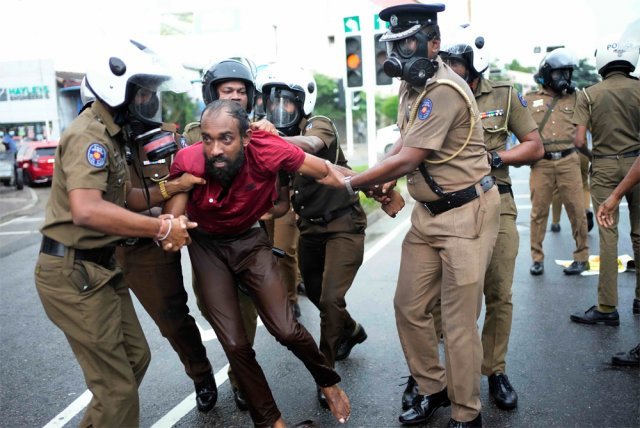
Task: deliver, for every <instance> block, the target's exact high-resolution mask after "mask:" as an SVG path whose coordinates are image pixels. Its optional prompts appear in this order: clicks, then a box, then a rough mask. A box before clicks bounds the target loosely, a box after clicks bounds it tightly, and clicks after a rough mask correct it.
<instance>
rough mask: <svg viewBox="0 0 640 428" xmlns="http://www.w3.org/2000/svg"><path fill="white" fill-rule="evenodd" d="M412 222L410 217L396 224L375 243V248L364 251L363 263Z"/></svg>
mask: <svg viewBox="0 0 640 428" xmlns="http://www.w3.org/2000/svg"><path fill="white" fill-rule="evenodd" d="M410 224H411V218H408V219H406V220H405V221H403V222H402V223H400V224H399V225H398V226H396V227H395V228H394V229H392V230H391V232H389V233H387V234H386V235H384V236H383V237H382V238H381V239H380V240H379V241H378V242H376V243H375V245H374V246H373V248H371V249H370V250H369V251H367V252H365V253H364V256H363V257H362V264H365V263H366V262H367V261H368V260H369V259H370V258H371V257H373V256H375V255H376V254H377V253H378V251H380V250H382V249H383V248H384V247H385V246H386V245H387V244H388V243H389V242H391V241H392V240H393V239H394V238H395V237H396V236H398V235H399V234H400V233H402V232H403V231H404V230H405V229H407V228H408V227H409V225H410Z"/></svg>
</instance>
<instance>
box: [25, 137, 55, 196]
mask: <svg viewBox="0 0 640 428" xmlns="http://www.w3.org/2000/svg"><path fill="white" fill-rule="evenodd" d="M57 147H58V142H57V141H28V142H25V143H22V144H21V145H20V147H19V148H18V155H17V157H16V166H17V169H18V170H22V171H23V175H24V182H25V183H26V184H27V185H29V186H31V185H32V184H41V183H50V182H51V180H52V179H53V168H54V166H55V161H56V158H55V155H56V148H57Z"/></svg>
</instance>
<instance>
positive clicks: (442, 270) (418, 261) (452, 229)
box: [394, 188, 500, 421]
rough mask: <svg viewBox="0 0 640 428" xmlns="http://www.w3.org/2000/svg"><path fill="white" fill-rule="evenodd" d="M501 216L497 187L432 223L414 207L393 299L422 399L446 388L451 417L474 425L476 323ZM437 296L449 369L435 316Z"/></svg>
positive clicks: (477, 363)
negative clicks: (450, 403)
mask: <svg viewBox="0 0 640 428" xmlns="http://www.w3.org/2000/svg"><path fill="white" fill-rule="evenodd" d="M499 217H500V197H499V195H498V189H497V188H493V189H491V190H489V191H488V192H487V193H485V194H483V195H481V197H480V198H479V199H476V200H474V201H471V202H469V203H467V204H465V205H464V206H462V207H459V208H456V209H454V210H451V211H448V212H445V213H442V214H439V215H437V216H435V217H433V216H431V215H430V214H428V213H427V212H426V210H425V209H424V208H423V207H422V206H421V205H419V204H416V206H415V208H414V210H413V213H412V217H411V223H412V226H411V229H410V230H409V232H407V235H406V236H405V238H404V242H403V243H402V258H401V262H400V273H399V276H398V286H397V289H396V294H395V297H394V308H395V313H396V326H397V328H398V335H399V337H400V344H401V345H402V350H403V352H404V355H405V358H406V360H407V365H408V366H409V369H410V371H411V375H412V376H413V377H414V379H415V380H416V382H417V383H418V387H419V391H420V393H421V394H434V393H436V392H439V391H442V390H443V389H444V388H445V387H447V390H448V395H449V398H450V399H451V402H452V410H451V416H452V417H453V418H454V419H456V420H458V421H470V420H472V419H474V418H475V417H476V416H477V415H478V413H479V412H480V407H481V405H480V367H481V364H482V344H481V342H480V335H479V333H478V326H477V320H478V317H479V315H480V311H481V307H482V290H483V285H484V276H485V272H486V270H487V266H488V265H489V261H490V259H491V253H492V252H493V247H494V245H495V241H496V238H497V236H498V227H499V221H500V220H499ZM471 219H472V220H471ZM471 261H472V262H471ZM438 298H440V300H441V308H442V330H443V333H444V347H445V366H444V367H443V366H442V364H441V363H440V355H439V351H438V337H436V329H435V327H434V322H433V314H432V311H433V308H434V307H435V305H436V302H437V301H438Z"/></svg>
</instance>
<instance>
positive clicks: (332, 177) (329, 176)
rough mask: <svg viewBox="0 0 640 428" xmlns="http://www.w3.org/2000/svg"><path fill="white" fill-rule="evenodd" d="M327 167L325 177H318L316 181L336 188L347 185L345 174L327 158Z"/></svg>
mask: <svg viewBox="0 0 640 428" xmlns="http://www.w3.org/2000/svg"><path fill="white" fill-rule="evenodd" d="M324 164H325V167H326V175H325V176H324V177H323V178H317V179H316V181H317V182H318V183H320V184H324V185H325V186H329V187H335V188H336V189H342V188H344V187H345V184H344V177H345V176H344V174H342V172H340V171H338V169H337V168H334V167H333V164H332V163H331V162H330V161H328V160H326V161H325V162H324Z"/></svg>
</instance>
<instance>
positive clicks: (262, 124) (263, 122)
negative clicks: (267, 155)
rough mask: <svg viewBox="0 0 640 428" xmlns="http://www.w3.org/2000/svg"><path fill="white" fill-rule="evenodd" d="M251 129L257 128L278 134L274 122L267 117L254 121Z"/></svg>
mask: <svg viewBox="0 0 640 428" xmlns="http://www.w3.org/2000/svg"><path fill="white" fill-rule="evenodd" d="M251 129H253V130H254V131H255V130H260V131H266V132H269V133H271V134H274V135H278V130H277V129H276V127H275V126H274V125H273V123H271V122H269V121H268V120H267V119H260V120H259V121H257V122H253V123H252V124H251Z"/></svg>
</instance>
